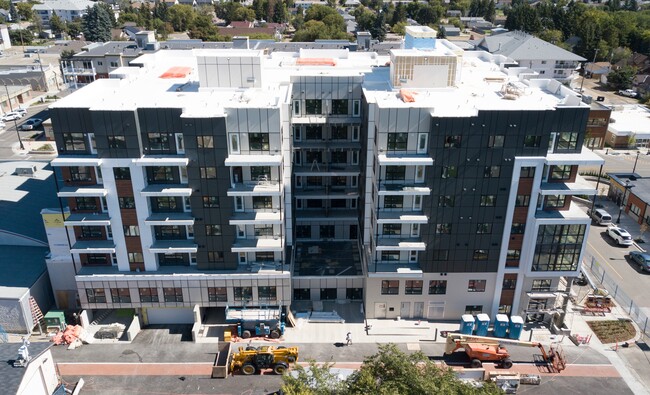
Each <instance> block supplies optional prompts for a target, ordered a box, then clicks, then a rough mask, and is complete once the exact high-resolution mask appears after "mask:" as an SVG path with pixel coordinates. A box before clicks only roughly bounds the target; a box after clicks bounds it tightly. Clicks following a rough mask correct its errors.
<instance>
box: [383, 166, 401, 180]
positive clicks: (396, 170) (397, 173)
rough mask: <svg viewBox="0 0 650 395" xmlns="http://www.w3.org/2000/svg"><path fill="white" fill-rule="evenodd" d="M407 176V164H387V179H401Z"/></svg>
mask: <svg viewBox="0 0 650 395" xmlns="http://www.w3.org/2000/svg"><path fill="white" fill-rule="evenodd" d="M405 178H406V166H386V181H401V180H404V179H405Z"/></svg>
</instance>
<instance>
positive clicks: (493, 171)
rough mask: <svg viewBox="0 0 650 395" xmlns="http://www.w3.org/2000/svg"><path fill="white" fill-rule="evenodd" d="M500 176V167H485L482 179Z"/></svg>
mask: <svg viewBox="0 0 650 395" xmlns="http://www.w3.org/2000/svg"><path fill="white" fill-rule="evenodd" d="M500 175H501V166H485V170H484V171H483V177H485V178H499V176H500Z"/></svg>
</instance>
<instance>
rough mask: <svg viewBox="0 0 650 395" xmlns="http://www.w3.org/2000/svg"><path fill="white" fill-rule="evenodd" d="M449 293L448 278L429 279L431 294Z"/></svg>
mask: <svg viewBox="0 0 650 395" xmlns="http://www.w3.org/2000/svg"><path fill="white" fill-rule="evenodd" d="M446 293H447V280H431V281H429V295H444V294H446Z"/></svg>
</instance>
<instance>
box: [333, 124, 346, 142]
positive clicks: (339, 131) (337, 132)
mask: <svg viewBox="0 0 650 395" xmlns="http://www.w3.org/2000/svg"><path fill="white" fill-rule="evenodd" d="M330 133H331V137H332V140H347V139H348V127H347V126H346V125H332V127H331V128H330Z"/></svg>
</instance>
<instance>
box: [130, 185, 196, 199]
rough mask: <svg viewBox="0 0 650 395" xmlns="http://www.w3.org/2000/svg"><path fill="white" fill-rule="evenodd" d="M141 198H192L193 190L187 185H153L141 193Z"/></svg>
mask: <svg viewBox="0 0 650 395" xmlns="http://www.w3.org/2000/svg"><path fill="white" fill-rule="evenodd" d="M140 195H141V196H145V197H156V196H192V188H189V187H188V186H187V184H151V185H147V186H146V187H145V188H144V189H143V190H142V191H141V192H140Z"/></svg>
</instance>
